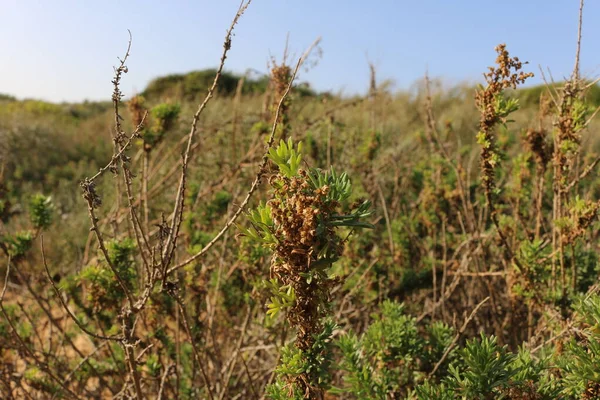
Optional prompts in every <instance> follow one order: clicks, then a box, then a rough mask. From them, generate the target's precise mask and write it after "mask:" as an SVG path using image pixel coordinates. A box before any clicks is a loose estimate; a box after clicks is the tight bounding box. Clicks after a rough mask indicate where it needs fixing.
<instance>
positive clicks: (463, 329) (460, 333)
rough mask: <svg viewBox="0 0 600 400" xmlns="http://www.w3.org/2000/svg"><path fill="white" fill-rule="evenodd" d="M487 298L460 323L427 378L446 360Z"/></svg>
mask: <svg viewBox="0 0 600 400" xmlns="http://www.w3.org/2000/svg"><path fill="white" fill-rule="evenodd" d="M489 299H490V296H488V297H486V298H485V299H483V300H482V301H481V302H480V303H479V304H477V306H475V308H474V309H473V311H471V315H469V318H467V319H466V320H465V322H464V323H463V324H462V326H461V327H460V329H459V330H458V333H457V334H456V336H454V339H453V340H452V343H450V345H449V346H448V347H447V348H446V351H444V354H443V355H442V358H440V360H439V361H438V362H437V364H435V367H433V370H432V371H431V372H430V373H429V375H428V378H431V377H432V376H433V375H434V374H435V373H436V371H437V370H438V369H439V368H440V366H441V365H442V364H443V363H444V361H446V358H448V355H449V354H450V352H451V351H452V349H453V348H454V346H456V343H457V342H458V339H460V337H461V336H462V335H463V333H465V330H466V329H467V326H468V325H469V323H470V322H471V320H472V319H473V318H474V317H475V314H477V311H479V309H480V308H481V306H483V305H484V304H485V303H486V302H487V301H488V300H489Z"/></svg>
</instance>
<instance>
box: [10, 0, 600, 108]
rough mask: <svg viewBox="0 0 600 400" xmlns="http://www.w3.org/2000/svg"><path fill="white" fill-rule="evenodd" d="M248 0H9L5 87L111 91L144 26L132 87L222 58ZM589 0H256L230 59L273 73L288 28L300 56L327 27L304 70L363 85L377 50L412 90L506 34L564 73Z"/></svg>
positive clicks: (479, 55) (598, 14)
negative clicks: (269, 67)
mask: <svg viewBox="0 0 600 400" xmlns="http://www.w3.org/2000/svg"><path fill="white" fill-rule="evenodd" d="M238 4H239V1H238V0H212V1H208V0H196V1H191V0H188V1H183V0H169V1H166V0H163V1H158V0H144V1H143V0H127V1H123V0H120V1H118V0H102V1H91V0H89V1H87V0H53V1H50V0H37V1H36V0H0V37H2V41H0V54H1V55H2V61H1V62H0V93H8V94H12V95H16V96H17V97H19V98H25V97H27V98H30V97H33V98H41V99H45V100H51V101H81V100H83V99H90V100H102V99H109V98H110V93H111V84H110V81H111V78H112V67H113V66H114V65H115V64H116V62H117V56H120V55H122V53H123V52H124V50H125V47H126V45H127V39H128V34H127V29H130V30H131V32H132V34H133V47H132V52H131V58H130V62H129V63H128V66H129V70H130V72H129V74H127V75H126V76H125V77H124V78H123V86H122V89H123V91H124V92H125V94H126V95H129V94H132V93H134V92H136V91H141V90H143V89H144V87H145V85H146V84H147V83H148V81H149V80H151V79H152V78H154V77H157V76H160V75H164V74H169V73H181V72H188V71H191V70H194V69H202V68H208V67H215V66H216V65H217V63H218V60H219V57H220V52H221V48H222V42H223V37H224V34H225V31H226V29H227V27H228V26H229V24H230V21H231V19H232V17H233V15H234V14H235V11H236V9H237V6H238ZM578 7H579V1H578V0H521V1H517V0H505V1H502V2H500V1H497V0H411V1H406V0H372V1H365V0H343V1H342V0H254V2H253V3H252V4H251V5H250V8H249V9H248V11H247V12H246V14H245V15H244V16H243V17H242V19H241V21H240V23H239V25H238V26H237V28H236V31H235V37H234V39H233V45H232V50H231V52H230V57H229V59H228V60H227V64H226V69H228V70H230V71H234V72H244V71H245V70H246V69H248V68H253V69H256V70H259V71H266V64H267V61H268V60H269V57H270V55H274V56H276V57H278V56H280V55H281V53H282V51H283V48H284V45H285V39H286V35H287V34H288V32H289V35H290V49H291V51H292V54H297V55H299V54H301V53H302V51H303V49H304V48H305V47H306V46H308V45H309V44H310V43H312V41H313V40H314V39H315V38H316V37H317V36H322V38H323V40H322V43H321V49H322V52H323V53H322V57H321V58H320V59H319V62H318V64H317V65H316V66H315V67H314V68H312V69H311V70H310V71H308V72H303V73H302V74H301V77H300V78H301V79H302V80H305V81H308V82H310V83H311V84H312V85H313V87H315V88H316V89H318V90H333V91H336V92H338V91H343V92H344V93H346V94H353V93H363V92H364V91H365V90H366V88H367V86H368V78H369V69H368V64H367V60H371V61H372V62H373V63H374V64H375V65H376V66H377V68H378V78H379V79H393V80H394V81H395V82H396V87H398V88H408V87H410V85H411V84H412V83H413V82H414V81H415V80H417V79H419V78H421V77H422V76H423V74H424V72H425V70H426V69H428V70H429V73H430V75H432V76H435V77H441V78H443V79H444V80H445V81H446V82H448V84H453V83H457V82H461V81H469V82H473V81H478V80H480V79H481V74H482V72H483V71H485V68H486V67H487V66H488V65H490V64H491V63H492V62H493V60H494V58H495V53H494V50H493V49H494V46H495V45H496V44H498V43H501V42H505V43H507V45H508V49H509V51H510V52H511V54H513V55H517V56H519V57H520V58H521V59H522V60H528V61H530V65H529V66H528V67H529V69H530V70H532V71H533V72H536V78H535V80H534V82H540V77H539V75H540V74H539V72H538V71H539V69H538V65H542V66H543V67H544V68H546V67H548V68H550V69H551V71H552V73H553V75H554V77H555V78H556V79H560V78H561V77H564V76H567V75H569V74H570V71H571V70H572V68H573V63H574V53H575V43H576V33H577V19H578ZM597 21H600V2H599V1H595V0H594V1H592V0H588V1H587V4H586V7H585V13H584V26H583V44H582V56H581V65H582V72H583V73H584V74H586V75H588V76H590V77H596V76H598V75H599V74H600V52H599V51H598V39H599V38H600V24H597V23H596V22H597Z"/></svg>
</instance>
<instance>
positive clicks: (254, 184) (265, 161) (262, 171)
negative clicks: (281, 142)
mask: <svg viewBox="0 0 600 400" xmlns="http://www.w3.org/2000/svg"><path fill="white" fill-rule="evenodd" d="M307 55H308V53H304V55H303V56H302V57H300V59H299V60H298V63H297V64H296V68H295V69H294V72H293V73H292V76H291V77H290V82H289V83H288V86H287V89H286V91H285V92H284V93H283V96H281V100H279V104H278V105H277V111H276V113H275V120H274V122H273V126H272V128H271V135H270V136H269V140H268V142H267V146H266V149H265V153H264V155H263V157H262V162H261V164H260V167H259V169H258V172H257V174H256V177H255V178H254V182H252V185H251V186H250V190H249V191H248V193H246V197H245V198H244V200H243V201H242V203H241V204H240V206H239V207H238V209H237V210H236V212H235V213H234V214H233V216H232V217H231V218H230V219H229V221H227V223H226V224H225V225H224V226H223V228H222V229H221V230H220V231H219V233H217V235H216V236H215V237H214V238H213V239H212V240H211V241H210V242H209V243H208V244H207V245H206V246H204V248H203V249H202V250H200V251H199V252H198V253H196V254H194V255H193V256H192V257H190V258H188V259H186V260H185V261H183V262H181V263H179V264H177V265H176V266H174V267H172V268H170V269H169V270H168V271H167V275H169V274H171V273H172V272H173V271H176V270H178V269H180V268H183V267H185V266H186V265H188V264H189V263H191V262H193V261H195V260H197V259H198V258H200V257H202V256H203V255H204V254H206V252H208V250H210V249H211V247H213V246H214V245H215V243H216V242H218V241H219V239H221V237H222V236H223V235H224V234H225V232H227V230H228V229H229V228H230V227H231V225H233V223H234V222H235V220H236V219H237V218H238V217H239V216H240V214H241V213H242V212H243V211H244V209H245V207H246V206H247V205H248V203H249V202H250V197H252V194H253V193H254V192H255V191H256V189H257V188H258V185H259V184H260V182H261V180H262V177H263V175H264V174H265V172H266V170H267V164H268V162H269V157H268V155H269V149H270V148H271V147H273V142H274V141H275V132H276V131H277V126H278V121H279V115H280V113H281V107H282V105H283V102H284V101H285V99H286V98H287V96H288V94H289V92H290V90H291V89H292V84H293V83H294V79H295V78H296V74H297V73H298V69H299V68H300V65H302V63H303V62H304V59H305V58H306V56H307Z"/></svg>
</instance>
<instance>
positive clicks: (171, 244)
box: [162, 0, 252, 265]
mask: <svg viewBox="0 0 600 400" xmlns="http://www.w3.org/2000/svg"><path fill="white" fill-rule="evenodd" d="M251 1H252V0H248V2H247V3H245V4H244V3H243V2H242V3H241V4H240V7H239V9H238V11H237V13H236V14H235V17H234V18H233V21H232V22H231V25H230V26H229V29H228V30H227V33H226V34H225V42H224V43H223V53H222V55H221V62H220V64H219V68H218V69H217V73H216V74H215V79H214V80H213V83H212V85H211V87H210V88H209V89H208V93H207V94H206V97H205V98H204V101H203V102H202V103H201V104H200V106H199V107H198V110H197V111H196V113H195V114H194V117H193V119H192V126H191V128H190V133H189V136H188V142H187V146H186V149H185V152H184V153H183V169H182V172H181V178H180V180H179V188H178V189H177V197H176V198H175V205H174V207H173V212H172V221H171V229H170V233H169V236H168V238H167V241H166V243H165V247H164V252H163V254H162V259H163V263H164V264H165V265H168V264H169V261H170V258H171V255H172V253H173V251H174V249H175V244H176V241H177V238H176V237H175V232H176V231H178V229H177V227H178V225H180V224H181V221H180V220H179V219H178V215H179V213H180V208H182V207H183V201H184V194H185V180H186V176H187V166H188V160H189V157H190V149H191V147H192V143H193V142H194V135H195V133H196V129H197V125H198V120H199V119H200V115H201V114H202V112H203V111H204V109H205V108H206V106H207V104H208V102H209V101H210V99H212V97H213V95H214V92H215V89H216V87H217V84H218V83H219V79H220V78H221V72H222V71H223V66H224V65H225V59H226V58H227V53H228V52H229V50H230V49H231V37H232V33H233V29H234V27H235V25H236V24H237V22H238V20H239V19H240V17H241V16H242V14H243V13H244V11H246V9H247V8H248V6H249V5H250V3H251Z"/></svg>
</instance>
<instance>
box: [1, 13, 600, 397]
mask: <svg viewBox="0 0 600 400" xmlns="http://www.w3.org/2000/svg"><path fill="white" fill-rule="evenodd" d="M243 10H244V8H242V9H241V11H240V12H239V13H238V15H237V16H236V20H235V21H234V23H233V24H232V27H231V29H230V30H229V33H228V37H227V39H226V41H225V44H224V55H226V53H227V51H228V50H229V48H230V46H231V30H232V29H233V26H234V25H235V22H236V21H237V19H238V18H239V17H240V15H241V13H242V12H243ZM134 45H135V44H134ZM233 45H234V46H235V43H234V44H233ZM493 50H494V49H490V54H489V56H490V65H491V68H490V69H489V70H487V71H482V72H484V73H485V75H484V78H485V81H484V82H483V83H482V85H480V86H477V87H473V86H469V85H462V86H460V85H459V86H456V87H453V88H445V87H444V85H442V83H441V82H440V81H437V80H435V79H430V78H427V77H426V78H424V79H423V81H422V82H418V83H417V84H415V85H414V89H413V90H411V91H397V92H391V91H389V90H386V87H385V85H378V83H377V82H378V81H377V76H376V71H375V70H374V69H373V70H372V76H371V80H370V82H365V85H367V84H369V85H370V90H369V93H368V94H367V95H365V96H356V97H353V98H346V97H343V96H336V95H332V94H330V93H316V92H314V91H312V90H311V89H310V88H309V87H307V86H306V85H300V84H295V83H294V78H295V74H296V71H297V68H296V64H295V63H294V64H289V65H288V64H287V63H285V62H277V61H276V60H273V62H272V65H271V68H272V69H271V71H269V74H268V76H265V77H262V78H258V79H255V78H250V77H249V76H242V75H236V74H232V73H223V72H222V68H223V64H221V65H220V66H219V68H217V69H215V70H204V71H196V72H190V73H188V74H180V75H169V76H165V77H159V78H156V79H155V80H153V81H152V82H150V83H149V84H148V86H147V88H146V89H145V90H144V91H143V92H141V93H140V94H139V95H138V96H135V97H133V98H123V96H122V94H121V92H120V89H119V85H120V84H121V82H122V81H124V80H126V79H127V74H126V73H127V68H126V62H127V58H128V55H127V56H125V57H124V58H123V63H122V64H120V65H117V66H116V69H115V77H114V87H113V88H112V90H113V97H112V101H107V102H96V103H91V102H85V103H78V104H53V103H47V102H43V101H37V100H19V99H16V98H14V97H11V96H9V95H1V96H0V221H1V222H0V275H1V276H2V278H3V279H2V283H0V289H3V290H2V292H1V294H0V312H1V314H0V315H1V317H0V360H1V362H0V398H2V399H5V398H6V399H21V398H32V399H38V398H39V399H51V398H56V399H58V398H65V399H71V398H75V399H77V398H84V399H104V398H117V399H119V398H120V399H129V398H132V399H175V398H181V399H196V398H198V399H205V398H206V399H262V398H269V399H303V398H309V399H407V400H408V399H411V400H414V399H419V400H429V399H440V400H443V399H456V398H460V399H481V400H483V399H536V400H537V399H598V398H600V295H598V291H599V289H600V284H599V283H598V282H599V281H598V278H599V276H600V264H599V257H598V252H599V250H600V249H599V244H600V242H599V237H598V234H599V230H598V228H599V227H600V225H599V223H598V212H599V209H600V189H599V188H600V178H599V176H598V173H597V168H598V165H597V164H598V163H599V162H600V141H599V140H598V138H599V137H600V132H599V131H600V125H599V124H598V122H597V121H596V120H595V119H594V117H595V113H596V111H597V110H598V107H599V106H600V88H599V87H598V85H596V84H595V83H594V82H590V81H587V80H585V79H583V77H580V76H579V72H578V66H577V65H576V67H575V70H574V72H573V75H572V76H571V77H570V79H569V80H567V81H564V82H557V83H554V84H552V85H550V86H546V85H544V86H536V87H531V86H525V87H524V88H523V87H521V86H522V85H523V84H525V83H526V81H527V79H529V78H530V76H531V72H532V71H531V69H530V68H529V65H526V64H524V63H521V62H520V61H519V60H518V59H517V58H515V57H513V55H512V54H510V53H509V49H507V47H506V46H504V45H499V46H498V47H496V49H495V50H496V52H494V51H493ZM519 56H520V57H522V59H526V58H527V54H520V55H519ZM224 58H225V57H224ZM224 58H223V59H224ZM302 61H303V59H301V60H300V61H299V63H301V62H302ZM129 73H130V74H135V71H130V72H129ZM110 90H111V88H107V91H110Z"/></svg>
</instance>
